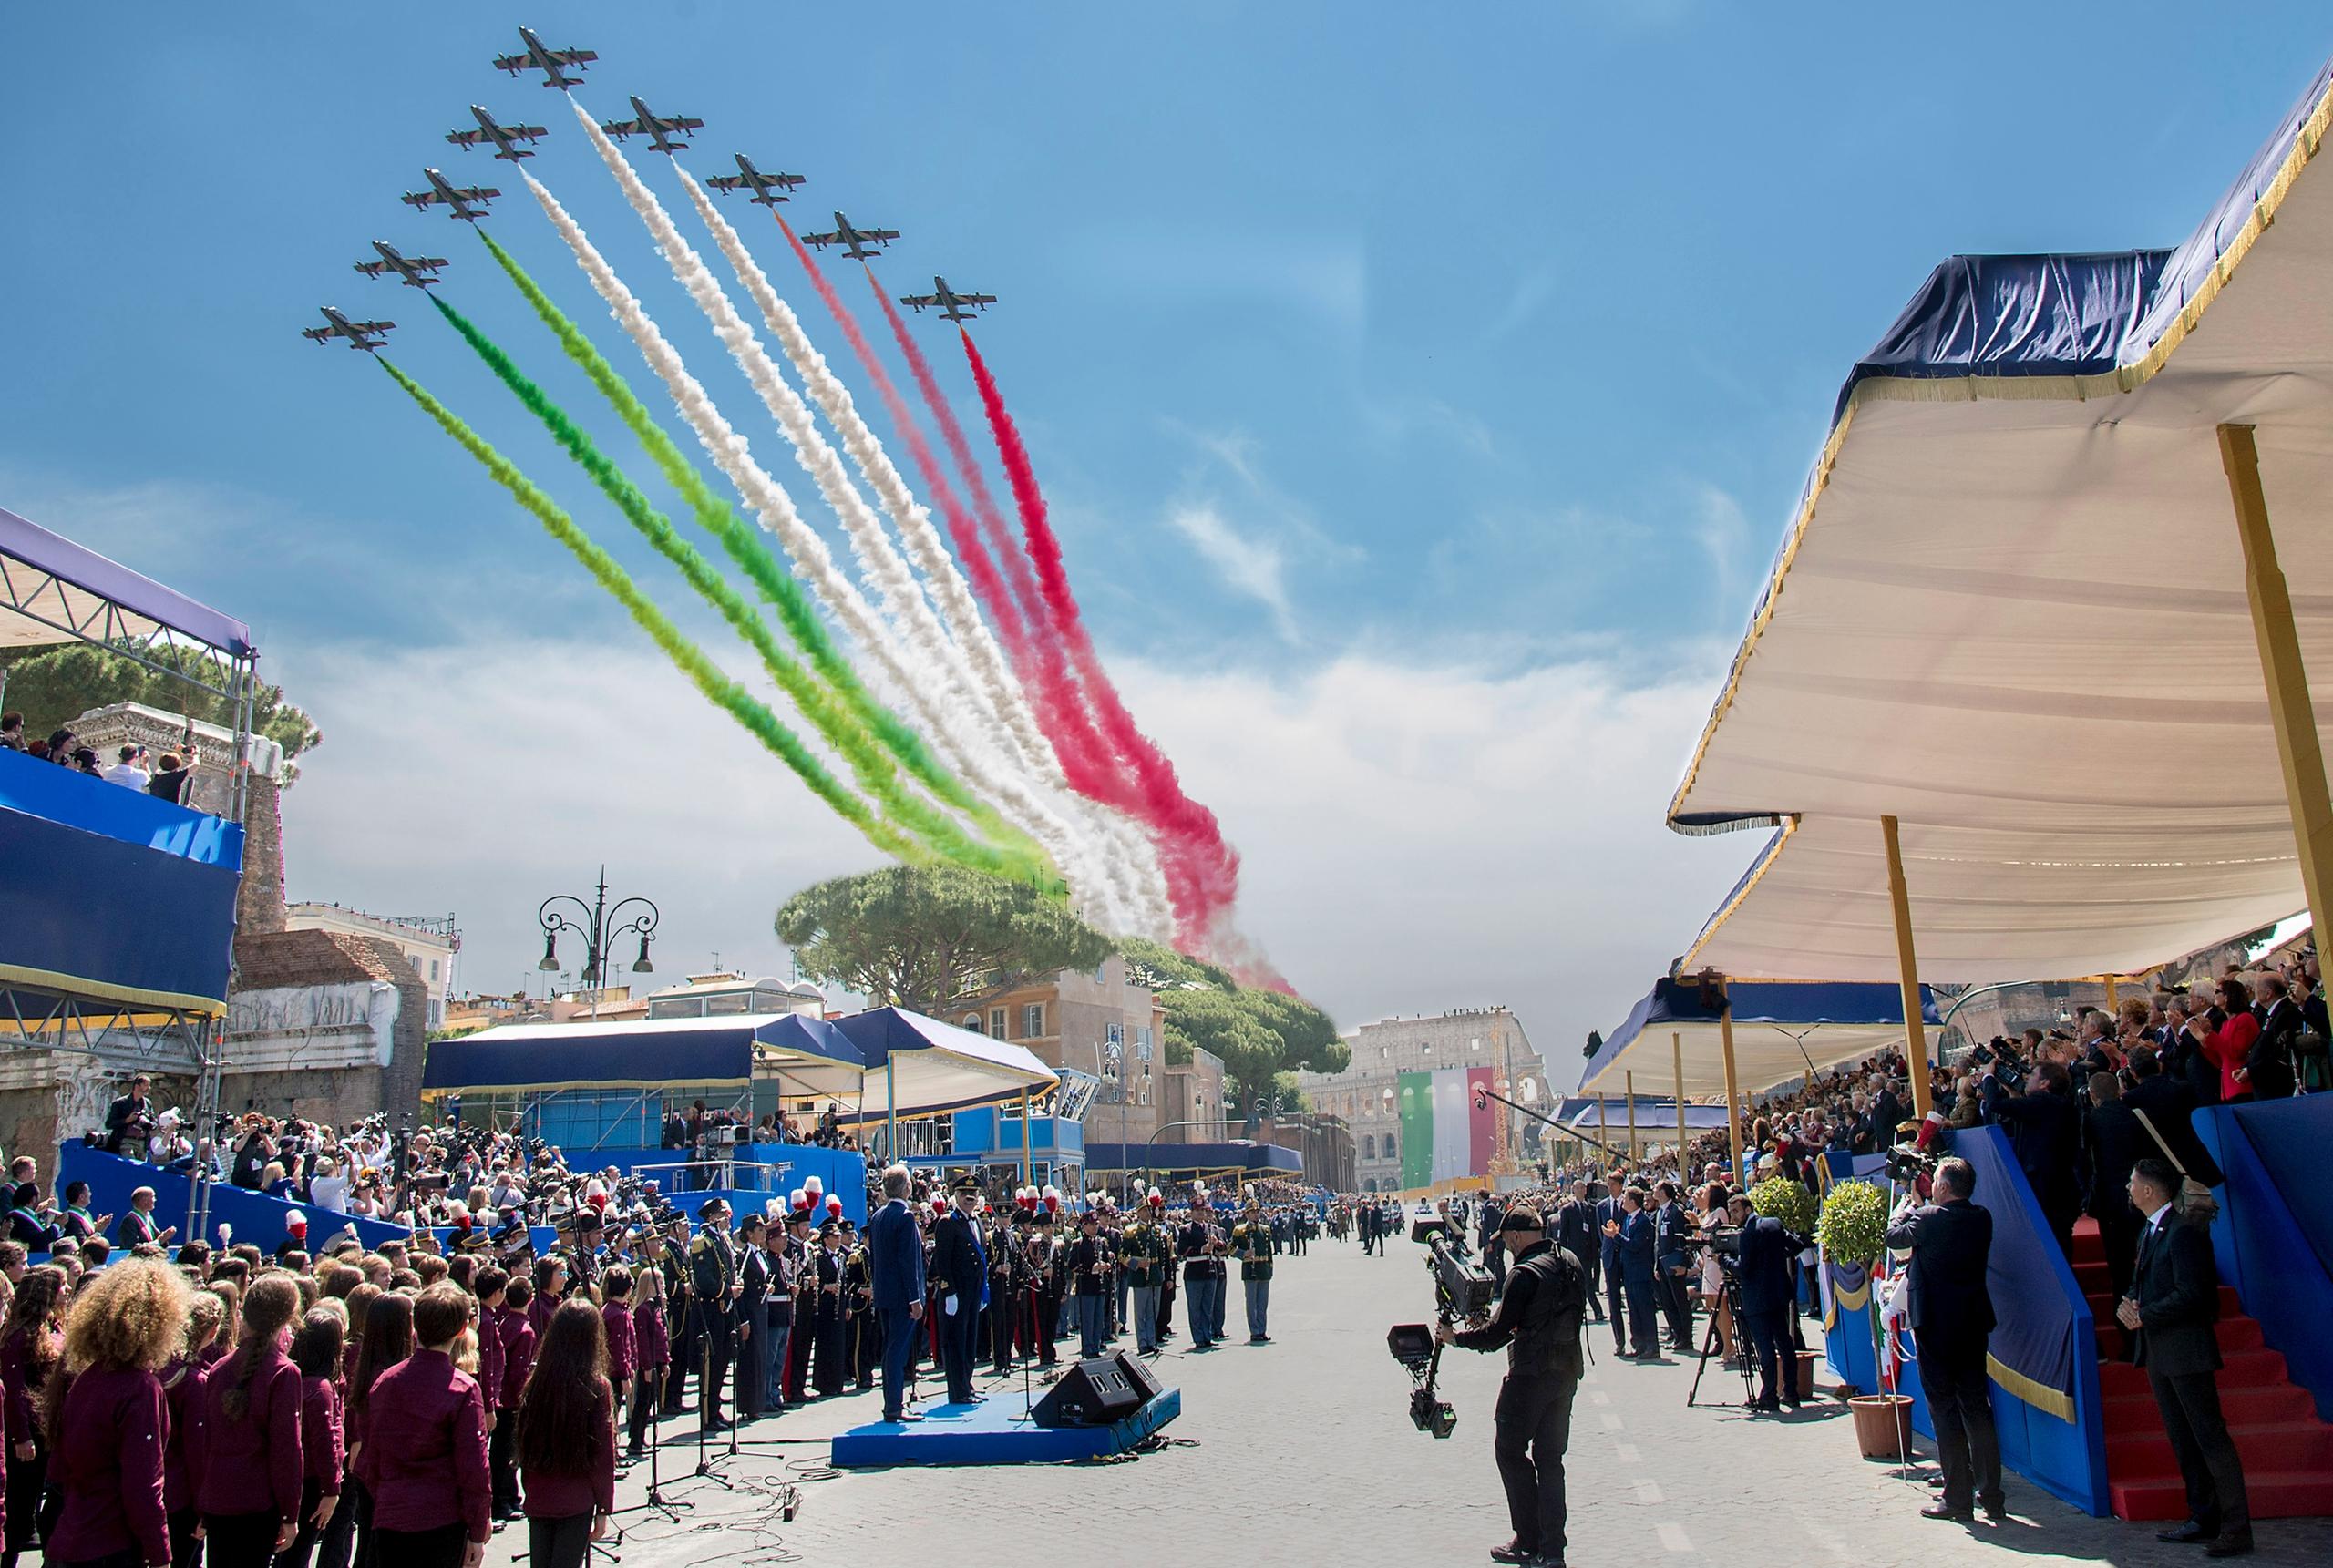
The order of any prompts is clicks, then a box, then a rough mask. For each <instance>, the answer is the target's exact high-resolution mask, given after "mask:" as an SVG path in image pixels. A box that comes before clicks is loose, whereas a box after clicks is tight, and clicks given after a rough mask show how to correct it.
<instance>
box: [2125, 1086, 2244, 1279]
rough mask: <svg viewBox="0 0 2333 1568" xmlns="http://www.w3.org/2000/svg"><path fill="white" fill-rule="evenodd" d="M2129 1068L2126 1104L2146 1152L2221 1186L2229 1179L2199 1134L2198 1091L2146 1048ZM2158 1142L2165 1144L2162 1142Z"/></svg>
mask: <svg viewBox="0 0 2333 1568" xmlns="http://www.w3.org/2000/svg"><path fill="white" fill-rule="evenodd" d="M2128 1065H2129V1067H2130V1070H2131V1087H2130V1088H2129V1089H2128V1090H2127V1091H2124V1093H2123V1095H2122V1103H2123V1104H2124V1105H2125V1106H2127V1107H2128V1108H2129V1109H2130V1112H2131V1114H2132V1116H2133V1119H2135V1120H2137V1121H2138V1122H2139V1132H2140V1135H2141V1136H2142V1137H2143V1138H2144V1139H2145V1140H2146V1144H2145V1149H2144V1153H2147V1154H2148V1155H2150V1156H2152V1155H2157V1154H2160V1155H2162V1156H2163V1157H2164V1158H2166V1159H2168V1160H2169V1161H2171V1163H2173V1164H2174V1165H2175V1166H2177V1167H2178V1169H2179V1170H2180V1171H2181V1172H2183V1173H2185V1174H2187V1175H2190V1176H2193V1177H2194V1178H2195V1179H2196V1180H2197V1181H2199V1182H2201V1183H2203V1184H2204V1185H2205V1186H2207V1187H2216V1186H2218V1185H2219V1184H2220V1183H2221V1182H2222V1181H2223V1180H2225V1178H2224V1177H2223V1176H2222V1175H2221V1174H2220V1168H2219V1165H2218V1163H2216V1162H2215V1161H2214V1160H2213V1158H2212V1155H2211V1151H2209V1150H2208V1149H2205V1147H2204V1141H2203V1139H2201V1138H2199V1137H2197V1136H2196V1135H2195V1122H2194V1114H2195V1107H2196V1106H2197V1105H2198V1104H2199V1103H2201V1102H2199V1101H2198V1100H2196V1098H2195V1091H2194V1089H2192V1088H2191V1087H2189V1086H2188V1083H2187V1081H2186V1080H2185V1079H2184V1078H2178V1077H2174V1075H2173V1074H2171V1073H2170V1072H2168V1071H2164V1067H2163V1062H2161V1061H2158V1060H2157V1059H2156V1056H2155V1053H2154V1052H2153V1051H2152V1050H2148V1049H2147V1048H2146V1047H2145V1046H2143V1045H2142V1046H2137V1047H2134V1048H2133V1050H2132V1051H2131V1058H2130V1061H2129V1064H2128ZM2213 1071H2218V1069H2216V1068H2215V1069H2213ZM2150 1129H2152V1131H2150ZM2157 1139H2160V1140H2162V1142H2161V1143H2157V1142H2156V1140H2157ZM2135 1218H2136V1216H2135V1215H2133V1219H2135ZM2133 1234H2134V1235H2135V1234H2136V1233H2135V1231H2134V1232H2133Z"/></svg>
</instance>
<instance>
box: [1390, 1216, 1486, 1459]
mask: <svg viewBox="0 0 2333 1568" xmlns="http://www.w3.org/2000/svg"><path fill="white" fill-rule="evenodd" d="M1425 1245H1426V1249H1427V1251H1426V1260H1425V1266H1426V1269H1427V1271H1428V1272H1429V1273H1431V1274H1432V1275H1433V1276H1434V1317H1435V1319H1436V1320H1437V1321H1440V1322H1443V1323H1462V1322H1463V1323H1466V1324H1470V1325H1480V1324H1482V1323H1483V1322H1485V1321H1486V1320H1487V1319H1488V1318H1489V1317H1490V1315H1491V1297H1492V1295H1493V1294H1494V1293H1495V1291H1496V1290H1497V1288H1498V1281H1497V1280H1496V1279H1495V1278H1494V1277H1493V1276H1492V1275H1491V1271H1490V1270H1489V1269H1487V1268H1485V1267H1484V1266H1482V1265H1481V1264H1479V1263H1476V1262H1475V1260H1474V1259H1472V1258H1470V1257H1468V1256H1466V1255H1465V1254H1464V1253H1463V1252H1461V1251H1460V1250H1459V1249H1458V1248H1457V1247H1456V1246H1454V1245H1452V1244H1451V1241H1450V1238H1449V1237H1448V1236H1447V1235H1444V1234H1443V1233H1442V1232H1441V1231H1439V1230H1436V1231H1434V1232H1432V1233H1430V1234H1429V1235H1427V1236H1426V1238H1425ZM1385 1348H1386V1349H1388V1350H1390V1351H1391V1352H1393V1359H1394V1360H1396V1361H1399V1362H1400V1363H1401V1364H1402V1369H1403V1371H1405V1372H1407V1373H1409V1375H1410V1378H1411V1379H1412V1380H1413V1382H1414V1383H1415V1384H1416V1385H1417V1386H1416V1387H1415V1388H1413V1389H1411V1390H1410V1424H1411V1425H1412V1426H1414V1427H1415V1428H1417V1430H1420V1431H1422V1432H1431V1433H1432V1434H1434V1437H1436V1438H1446V1437H1448V1436H1449V1435H1450V1434H1451V1433H1452V1432H1453V1431H1455V1430H1457V1427H1458V1412H1457V1410H1456V1409H1453V1408H1452V1406H1451V1404H1450V1401H1449V1400H1447V1399H1441V1398H1438V1397H1437V1396H1436V1393H1435V1389H1434V1381H1435V1379H1436V1378H1439V1377H1440V1376H1441V1373H1442V1347H1441V1345H1440V1344H1439V1343H1437V1342H1436V1341H1435V1339H1434V1330H1433V1328H1432V1327H1429V1326H1427V1325H1425V1324H1423V1323H1396V1324H1395V1325H1393V1327H1391V1328H1389V1329H1387V1330H1386V1332H1385Z"/></svg>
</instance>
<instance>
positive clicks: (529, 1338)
mask: <svg viewBox="0 0 2333 1568" xmlns="http://www.w3.org/2000/svg"><path fill="white" fill-rule="evenodd" d="M533 1299H534V1287H533V1286H530V1285H529V1284H528V1283H527V1281H526V1280H525V1279H524V1278H523V1277H521V1278H518V1279H514V1280H512V1281H511V1282H510V1283H509V1285H508V1286H504V1287H503V1291H502V1391H501V1393H500V1395H499V1396H498V1400H497V1402H498V1404H499V1406H500V1407H501V1408H502V1409H506V1410H515V1409H518V1408H519V1394H520V1393H521V1392H522V1391H524V1390H525V1389H526V1387H527V1374H528V1372H529V1371H530V1370H531V1369H532V1368H533V1367H534V1364H535V1327H534V1325H533V1324H532V1323H530V1322H529V1321H528V1312H527V1307H528V1304H529V1302H531V1301H532V1300H533ZM512 1425H513V1423H511V1422H509V1421H503V1422H498V1423H497V1424H496V1426H495V1429H494V1434H493V1437H492V1440H491V1441H490V1443H489V1454H490V1457H491V1459H492V1461H493V1471H494V1517H495V1518H497V1519H512V1518H515V1517H517V1515H518V1512H519V1467H518V1465H517V1464H516V1463H515V1462H514V1461H513V1460H512V1459H511V1449H510V1431H511V1427H512Z"/></svg>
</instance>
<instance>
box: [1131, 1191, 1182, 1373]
mask: <svg viewBox="0 0 2333 1568" xmlns="http://www.w3.org/2000/svg"><path fill="white" fill-rule="evenodd" d="M1154 1195H1155V1194H1154ZM1157 1212H1158V1211H1157V1210H1156V1209H1155V1208H1151V1207H1149V1206H1148V1205H1145V1208H1144V1211H1143V1212H1142V1213H1139V1214H1136V1215H1135V1217H1134V1218H1133V1219H1132V1220H1131V1221H1130V1222H1128V1224H1127V1225H1126V1228H1125V1234H1124V1235H1123V1236H1121V1237H1120V1253H1121V1255H1122V1256H1123V1257H1124V1260H1125V1280H1126V1286H1127V1290H1128V1293H1129V1296H1130V1299H1131V1301H1132V1306H1131V1307H1129V1308H1128V1310H1129V1311H1130V1312H1131V1314H1132V1315H1133V1317H1134V1344H1135V1352H1136V1354H1137V1355H1142V1356H1156V1354H1158V1320H1159V1312H1158V1293H1159V1290H1160V1288H1161V1287H1162V1286H1165V1284H1166V1281H1167V1280H1168V1279H1170V1278H1172V1277H1173V1276H1174V1272H1175V1260H1174V1254H1173V1252H1172V1250H1171V1249H1170V1248H1169V1247H1168V1246H1167V1245H1166V1231H1165V1230H1163V1229H1162V1228H1161V1227H1160V1225H1159V1224H1158V1222H1157V1221H1156V1219H1154V1218H1152V1217H1150V1216H1152V1215H1155V1214H1157Z"/></svg>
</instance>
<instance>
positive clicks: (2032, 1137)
mask: <svg viewBox="0 0 2333 1568" xmlns="http://www.w3.org/2000/svg"><path fill="white" fill-rule="evenodd" d="M1984 1083H1985V1087H1984V1097H1985V1120H1986V1121H1988V1122H1998V1123H1999V1124H2000V1125H2001V1126H2003V1127H2006V1128H2008V1129H2009V1145H2010V1147H2012V1148H2014V1149H2015V1150H2016V1151H2017V1163H2018V1165H2019V1166H2020V1168H2021V1169H2022V1170H2023V1171H2024V1172H2025V1179H2026V1181H2027V1182H2029V1183H2030V1184H2031V1185H2032V1187H2033V1195H2034V1197H2035V1198H2036V1199H2037V1200H2039V1201H2040V1204H2041V1213H2042V1214H2044V1215H2045V1216H2047V1218H2048V1219H2049V1222H2050V1234H2051V1235H2055V1236H2056V1237H2057V1238H2058V1250H2059V1251H2061V1252H2062V1253H2064V1254H2065V1255H2066V1256H2067V1258H2068V1259H2069V1260H2071V1258H2072V1256H2073V1255H2074V1254H2073V1246H2074V1221H2075V1220H2076V1219H2078V1218H2080V1217H2081V1182H2080V1179H2079V1177H2080V1170H2081V1112H2079V1111H2078V1110H2077V1109H2076V1108H2075V1105H2074V1102H2073V1083H2072V1080H2071V1078H2070V1077H2069V1076H2068V1075H2067V1072H2066V1069H2065V1067H2064V1065H2063V1064H2062V1063H2061V1062H2055V1061H2045V1062H2043V1063H2041V1065H2040V1066H2039V1067H2037V1068H2035V1069H2034V1070H2033V1078H2032V1089H2031V1091H2030V1093H2025V1094H2014V1095H2013V1094H2010V1093H2009V1091H2007V1090H2006V1089H2005V1088H2003V1087H2002V1085H2001V1083H2000V1081H1999V1079H1998V1078H1996V1077H1995V1076H1994V1075H1993V1069H1992V1068H1990V1067H1988V1068H1986V1069H1985V1080H1984Z"/></svg>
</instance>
